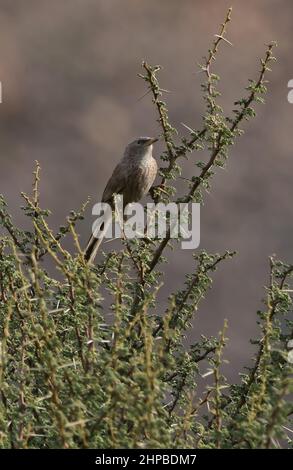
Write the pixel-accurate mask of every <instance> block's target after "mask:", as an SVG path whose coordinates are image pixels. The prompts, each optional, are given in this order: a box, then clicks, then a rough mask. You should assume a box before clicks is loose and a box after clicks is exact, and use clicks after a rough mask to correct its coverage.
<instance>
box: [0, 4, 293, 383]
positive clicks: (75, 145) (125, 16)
mask: <svg viewBox="0 0 293 470" xmlns="http://www.w3.org/2000/svg"><path fill="white" fill-rule="evenodd" d="M231 4H232V6H233V21H232V23H231V25H230V28H229V32H228V38H229V40H230V41H231V42H232V43H233V47H230V46H229V45H227V44H222V48H221V53H220V55H219V58H218V62H217V64H216V69H215V70H216V71H217V72H218V73H219V74H220V76H221V78H222V80H221V82H220V90H221V92H222V94H223V97H222V100H221V102H222V104H223V106H224V108H225V109H227V111H229V110H231V107H232V104H233V101H235V100H236V99H238V98H241V97H242V96H243V89H244V87H245V86H246V85H247V79H248V78H254V77H255V76H256V72H257V70H258V69H259V62H258V59H259V57H261V56H262V55H263V53H264V50H265V46H264V44H265V43H268V42H269V41H271V40H276V41H277V42H278V44H279V47H278V49H277V52H276V53H277V57H278V62H277V64H275V65H274V67H273V72H272V73H271V74H270V77H269V78H270V81H271V83H270V86H269V93H268V96H267V99H266V105H265V106H258V108H257V111H258V116H257V118H256V119H255V121H253V122H250V124H249V125H248V126H245V127H246V133H245V136H244V137H242V138H241V139H239V140H238V142H237V145H236V146H235V147H234V148H233V149H232V151H231V159H230V161H229V163H228V167H227V171H222V170H219V171H218V174H217V175H216V178H215V180H214V186H213V191H212V192H211V194H207V195H206V204H205V206H204V207H203V208H202V223H201V239H202V241H201V248H205V249H208V250H210V251H213V252H216V251H223V250H226V249H236V250H238V251H239V255H238V256H237V258H235V259H234V260H233V261H231V262H227V263H226V264H225V265H222V267H220V269H219V270H218V272H217V273H216V275H215V276H214V286H213V290H212V291H211V293H210V294H209V296H208V299H207V300H206V301H204V302H203V303H202V304H201V309H200V312H199V315H200V316H199V317H198V318H197V320H196V321H195V322H194V329H193V331H192V336H197V335H198V334H199V333H205V334H217V332H218V330H219V329H220V328H221V327H222V324H223V319H224V318H228V320H229V332H228V335H229V337H230V342H229V346H228V349H227V352H226V355H227V357H228V359H229V361H230V366H229V374H230V375H234V372H235V370H236V368H237V367H238V366H239V365H240V364H243V363H244V362H245V360H246V359H247V357H248V355H250V354H251V351H252V347H251V346H249V343H248V339H249V337H250V336H251V335H254V334H256V331H257V328H256V324H255V319H256V317H255V311H256V310H257V308H259V306H260V300H261V298H262V296H263V294H264V290H263V285H264V283H265V282H266V280H267V274H268V262H267V258H268V255H269V254H272V253H276V254H277V255H278V256H279V257H282V258H285V259H286V260H288V261H289V262H292V261H293V253H292V245H293V244H292V235H293V218H292V210H291V199H292V171H293V160H292V139H293V137H292V122H293V105H292V104H291V105H290V104H289V103H288V100H287V95H288V91H289V90H288V88H287V84H288V81H289V80H290V79H292V78H293V66H292V47H293V29H292V15H293V3H292V1H291V0H279V1H278V2H277V1H274V0H253V1H252V0H246V1H245V2H244V1H240V0H239V1H233V0H229V1H226V0H208V1H207V0H141V1H138V0H124V1H122V0H70V1H68V0H67V1H65V0H50V1H49V0H46V1H44V0H26V1H25V2H24V1H21V0H13V2H12V1H11V0H0V80H1V82H2V86H3V103H2V104H1V105H0V142H1V173H0V183H1V187H0V192H2V193H3V194H4V195H5V197H6V199H7V200H8V203H9V206H10V211H11V212H12V214H13V215H14V217H15V220H16V222H18V223H21V222H23V217H22V214H21V211H20V209H19V206H20V204H21V200H20V197H19V193H20V191H22V190H24V191H29V190H30V187H31V179H32V175H31V174H32V170H33V166H34V160H35V159H38V160H39V161H40V163H41V166H42V185H41V188H42V205H43V207H49V208H50V209H52V210H53V216H52V220H51V223H52V225H53V227H55V228H57V227H58V226H59V225H60V224H62V223H63V219H64V217H65V216H66V215H67V214H68V212H69V210H70V209H74V208H78V207H80V205H81V203H82V202H83V201H84V200H85V199H86V198H87V196H88V195H90V196H92V197H93V199H94V200H99V198H100V196H101V193H102V191H103V187H104V184H105V181H106V180H107V179H108V177H109V176H110V173H111V171H112V169H113V167H114V165H115V164H116V162H117V161H118V159H119V158H120V156H121V152H122V150H123V149H124V147H125V144H126V143H128V141H129V140H131V139H133V138H134V137H136V136H139V135H143V134H146V135H152V134H157V132H158V126H157V124H156V122H155V117H156V115H155V110H154V108H153V106H152V104H151V100H150V96H146V97H145V98H143V99H141V100H140V99H139V98H140V97H141V96H142V95H143V94H144V93H145V84H144V82H143V81H142V80H140V79H138V78H137V73H139V72H140V71H141V70H140V64H141V61H142V59H147V60H148V61H149V62H150V63H152V64H156V63H159V64H162V65H163V66H164V70H163V72H162V73H161V85H162V87H163V88H167V89H168V90H171V93H170V94H169V95H167V99H168V103H169V110H170V118H171V120H172V122H173V123H174V124H175V125H176V126H177V127H178V129H179V130H180V131H182V132H183V133H184V132H186V131H185V130H184V128H183V127H182V126H181V125H180V122H182V121H183V122H184V123H186V124H188V125H190V126H191V127H194V128H197V127H198V128H200V127H201V113H202V110H203V103H202V100H201V95H200V83H201V80H202V79H203V76H202V75H201V74H198V73H196V72H197V70H198V69H197V67H196V63H197V62H200V61H201V58H202V56H203V55H205V54H206V53H207V50H208V47H209V46H210V44H211V41H212V39H213V35H214V34H215V33H217V32H218V27H219V24H220V23H221V21H222V20H223V18H224V16H225V14H226V11H227V9H228V7H229V6H230V5H231ZM159 150H160V147H158V148H157V153H159ZM187 168H189V171H193V163H192V159H191V161H190V162H189V166H188V167H187ZM91 223H92V219H91V215H90V213H89V212H88V216H87V220H86V221H85V222H84V223H83V224H81V225H80V227H79V228H80V232H81V236H82V241H83V242H85V241H86V239H87V236H88V233H89V229H90V225H91ZM191 269H192V261H191V252H189V251H179V250H177V251H176V252H174V253H172V255H171V256H170V263H169V265H168V267H167V268H166V279H167V282H168V280H169V282H171V283H172V287H173V288H174V289H175V288H177V287H179V286H180V285H181V284H182V281H183V275H184V273H185V272H186V271H190V270H191Z"/></svg>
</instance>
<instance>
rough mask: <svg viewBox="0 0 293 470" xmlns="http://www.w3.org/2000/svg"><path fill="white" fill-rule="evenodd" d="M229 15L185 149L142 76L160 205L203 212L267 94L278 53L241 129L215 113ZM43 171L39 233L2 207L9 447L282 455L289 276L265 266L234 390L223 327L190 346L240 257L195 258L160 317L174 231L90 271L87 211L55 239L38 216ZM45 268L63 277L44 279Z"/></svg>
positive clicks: (255, 84) (4, 419)
mask: <svg viewBox="0 0 293 470" xmlns="http://www.w3.org/2000/svg"><path fill="white" fill-rule="evenodd" d="M230 16H231V11H229V12H228V15H227V18H226V20H225V21H224V23H223V25H222V28H221V31H220V34H219V35H217V37H216V40H215V42H214V44H213V46H212V48H211V49H210V51H209V54H208V57H207V59H206V61H205V63H204V64H203V65H202V66H201V69H202V71H203V72H204V74H205V76H206V82H205V83H204V84H203V93H204V100H205V103H206V112H205V114H204V117H203V129H202V130H200V131H195V130H193V129H191V128H189V127H188V129H189V132H190V135H189V137H185V136H182V137H181V138H180V143H179V144H178V143H176V142H177V141H175V139H177V136H178V132H177V131H176V130H175V129H174V127H173V126H172V125H171V124H170V123H169V119H168V112H167V106H166V104H165V103H164V102H163V101H162V94H163V93H164V90H162V89H161V87H160V85H159V81H158V77H157V74H158V72H159V70H160V68H159V67H158V66H156V67H152V66H150V65H148V64H147V63H145V62H144V63H143V69H144V72H145V75H142V77H143V79H144V80H145V81H146V83H147V85H148V87H149V90H150V92H151V93H152V96H153V102H154V104H155V107H156V109H157V112H158V114H159V118H158V122H159V124H160V126H161V128H162V136H163V139H164V141H165V144H166V150H165V152H164V154H163V155H162V161H163V167H162V168H161V169H160V175H161V182H160V184H159V185H158V186H157V187H156V188H154V190H153V193H152V196H153V198H154V200H155V201H158V200H160V201H170V200H175V201H177V202H182V201H184V202H190V201H193V200H195V201H200V202H201V201H202V200H203V194H204V191H205V190H207V189H209V188H210V183H211V179H212V176H213V175H214V172H215V170H216V168H217V166H220V167H222V166H224V165H225V164H226V160H227V156H228V149H229V147H230V146H231V145H233V144H234V141H235V139H236V137H237V136H239V135H240V134H241V130H240V128H239V125H240V124H241V122H242V121H243V120H245V119H249V118H250V117H252V116H253V115H254V114H255V113H254V110H253V108H252V105H253V103H254V102H257V101H260V99H259V98H260V95H261V94H263V93H264V92H265V80H264V76H265V72H266V71H267V70H268V65H269V63H270V62H271V61H272V60H273V59H274V58H273V56H272V48H273V45H270V46H268V49H267V52H266V55H265V59H264V60H262V61H261V70H260V74H259V78H258V79H257V80H255V81H251V82H250V85H249V86H248V89H247V90H248V96H247V97H246V98H243V99H241V100H239V101H238V102H236V103H235V106H236V109H235V112H234V116H233V118H231V117H227V116H225V115H224V112H223V110H222V109H221V108H220V107H219V105H218V104H217V97H218V95H219V93H218V91H217V89H216V86H217V83H218V80H219V78H218V77H217V76H216V75H215V74H213V73H212V71H211V67H212V64H213V63H214V61H215V58H216V54H217V52H218V48H219V45H220V43H222V42H228V41H227V39H226V38H225V34H226V27H227V24H228V22H229V21H230ZM178 139H179V137H178ZM194 152H202V153H203V157H202V160H197V161H195V174H194V176H193V177H192V178H191V179H190V180H189V181H187V188H186V192H185V194H183V195H181V196H178V197H177V199H175V193H176V190H175V187H173V186H172V183H173V182H174V181H176V179H177V178H178V177H179V175H180V172H181V166H180V164H179V162H180V161H182V159H183V158H189V157H190V156H191V155H193V154H194ZM207 153H208V155H209V156H208V158H206V156H205V155H206V154H207ZM39 172H40V168H39V165H38V164H37V168H36V171H35V173H34V183H33V193H32V195H31V196H28V195H26V194H23V195H22V196H23V198H24V201H25V205H24V207H23V210H24V212H25V214H26V215H27V216H28V217H29V219H30V220H31V223H32V229H31V231H29V232H27V231H26V232H25V231H22V230H20V229H18V228H16V227H15V226H14V224H13V222H12V220H11V217H10V215H9V214H8V211H7V207H6V204H5V201H4V199H3V197H2V198H1V200H0V220H1V225H2V227H3V228H4V229H5V231H6V233H7V234H5V235H3V236H2V237H1V242H0V447H1V448H6V447H10V448H28V447H29V448H56V447H64V448H74V447H77V448H88V447H95V448H112V447H114V448H121V447H126V448H132V447H134V448H152V447H153V448H166V447H167V448H192V447H200V448H220V447H221V448H222V447H223V448H225V447H226V448H228V447H236V448H237V447H238V448H239V447H241V448H242V447H244V448H256V447H264V448H269V447H278V446H280V445H286V443H285V442H286V439H287V440H288V441H289V437H287V433H286V430H288V429H289V428H288V426H289V424H288V421H289V416H290V414H291V413H292V412H293V410H292V405H290V403H289V400H288V395H289V393H291V392H292V382H291V381H290V377H291V375H290V374H292V364H290V361H288V357H287V356H288V351H287V349H286V348H287V345H288V341H289V340H290V339H292V337H293V322H292V319H291V320H290V315H291V314H292V298H291V295H292V290H291V289H290V282H292V274H293V267H292V266H288V265H286V264H283V263H281V262H279V261H277V260H275V259H273V258H272V259H270V280H269V285H268V287H267V292H266V294H267V298H266V300H265V302H264V309H263V311H261V312H258V318H259V325H260V337H259V338H258V339H257V340H255V341H254V344H255V346H256V349H257V350H256V355H255V358H254V360H253V365H252V366H251V367H250V368H248V369H247V373H246V374H242V375H241V381H240V383H237V384H228V383H227V381H226V379H225V377H224V376H223V373H222V366H223V362H224V347H225V344H226V341H227V338H226V329H227V324H226V323H225V325H224V327H223V331H222V332H220V333H219V336H218V337H217V338H216V337H215V338H214V337H211V338H207V337H204V336H202V337H201V338H200V340H199V341H197V342H196V343H195V344H192V345H190V346H187V345H186V344H185V338H186V334H187V332H188V330H189V328H190V327H191V324H192V323H193V322H194V321H195V314H196V313H197V310H198V308H199V305H200V301H201V300H202V299H203V298H204V297H205V296H206V295H207V293H208V290H209V289H210V288H211V285H212V274H213V272H214V271H215V270H216V269H217V268H218V266H219V265H220V264H221V263H222V262H224V261H225V260H229V258H231V257H232V256H233V255H234V253H231V252H227V253H224V254H222V255H220V254H208V253H206V252H205V251H202V252H199V253H198V254H196V255H195V256H194V270H193V272H191V273H190V274H187V275H186V279H185V283H184V284H183V286H182V287H181V288H180V289H179V290H178V291H177V292H174V293H173V294H171V295H170V296H169V299H168V304H167V308H166V310H165V311H164V312H162V310H161V306H160V303H159V301H158V292H159V290H160V288H161V286H162V279H163V276H162V273H161V272H160V271H158V266H159V264H160V263H162V262H163V261H164V260H165V258H164V256H163V255H164V250H165V249H166V248H167V245H168V244H169V242H170V239H171V236H170V231H168V232H167V237H166V239H164V240H161V241H160V240H156V241H154V242H152V243H150V241H149V240H147V239H138V240H132V241H125V242H123V243H124V244H123V248H122V249H121V250H120V251H116V252H110V253H109V254H108V255H105V256H104V258H103V260H102V262H101V263H100V264H99V265H97V266H96V267H90V266H88V265H87V264H86V263H85V261H84V258H83V252H82V249H81V247H80V243H79V237H78V234H77V231H76V224H77V222H78V221H80V220H82V218H83V212H84V209H85V206H86V205H84V206H83V207H82V209H81V210H80V211H79V212H71V214H70V216H69V217H68V219H67V221H66V225H65V226H63V227H61V228H60V230H59V231H58V233H57V234H54V233H53V231H52V230H51V229H50V226H49V223H48V217H49V215H50V214H49V211H46V210H43V209H42V208H41V207H40V204H39ZM65 236H70V237H71V238H72V241H73V244H74V249H73V250H72V253H70V252H68V251H67V250H65V249H64V247H63V246H62V241H63V238H64V237H65ZM47 258H50V259H51V261H53V263H54V266H55V268H56V269H57V271H58V274H57V275H56V272H55V271H54V274H52V272H51V271H50V272H49V271H48V267H47V266H48V264H47V263H46V259H47ZM165 283H167V284H168V279H165ZM207 383H208V385H206V384H207ZM199 385H200V386H199ZM202 388H203V391H202ZM289 431H290V430H289ZM284 443H285V444H284Z"/></svg>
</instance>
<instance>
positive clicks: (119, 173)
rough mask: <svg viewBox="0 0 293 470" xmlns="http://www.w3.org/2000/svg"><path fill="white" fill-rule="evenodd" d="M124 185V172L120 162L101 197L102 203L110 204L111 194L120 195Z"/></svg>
mask: <svg viewBox="0 0 293 470" xmlns="http://www.w3.org/2000/svg"><path fill="white" fill-rule="evenodd" d="M125 185H126V172H125V167H124V165H123V164H122V162H120V163H118V165H117V166H116V168H115V169H114V171H113V173H112V176H111V178H110V179H109V181H108V183H107V185H106V187H105V189H104V192H103V196H102V202H111V199H112V197H113V194H121V193H122V192H123V190H124V188H125Z"/></svg>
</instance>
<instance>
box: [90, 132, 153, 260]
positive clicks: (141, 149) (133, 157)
mask: <svg viewBox="0 0 293 470" xmlns="http://www.w3.org/2000/svg"><path fill="white" fill-rule="evenodd" d="M156 140H157V139H152V138H150V137H140V138H139V139H137V140H135V141H133V142H131V143H130V144H129V145H127V147H126V149H125V152H124V155H123V158H122V159H121V161H120V162H119V163H118V165H117V166H116V168H115V169H114V171H113V173H112V176H111V178H110V179H109V181H108V183H107V185H106V187H105V190H104V193H103V196H102V202H107V203H108V204H110V205H111V206H112V209H113V208H114V201H113V196H114V194H122V195H123V206H124V207H125V206H126V205H127V204H129V203H132V202H138V201H139V200H140V199H141V198H142V197H143V196H145V195H146V194H147V193H148V192H149V190H150V188H151V186H152V184H153V182H154V180H155V178H156V174H157V169H158V166H157V162H156V160H155V159H154V158H153V156H152V150H153V143H154V142H155V141H156ZM109 222H110V221H109ZM106 223H107V222H106ZM104 229H105V226H103V227H100V231H99V232H101V231H102V230H104ZM101 242H102V238H101V237H99V235H97V237H94V236H93V235H92V236H91V237H90V239H89V241H88V244H87V246H86V249H85V254H84V257H85V260H86V261H88V262H89V263H91V262H93V260H94V259H95V256H96V254H97V251H98V249H99V246H100V244H101Z"/></svg>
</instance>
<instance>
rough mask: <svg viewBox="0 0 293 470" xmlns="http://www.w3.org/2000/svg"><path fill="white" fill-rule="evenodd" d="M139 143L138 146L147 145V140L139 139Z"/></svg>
mask: <svg viewBox="0 0 293 470" xmlns="http://www.w3.org/2000/svg"><path fill="white" fill-rule="evenodd" d="M137 143H138V145H142V144H144V143H145V140H144V139H139V140H138V141H137Z"/></svg>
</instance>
